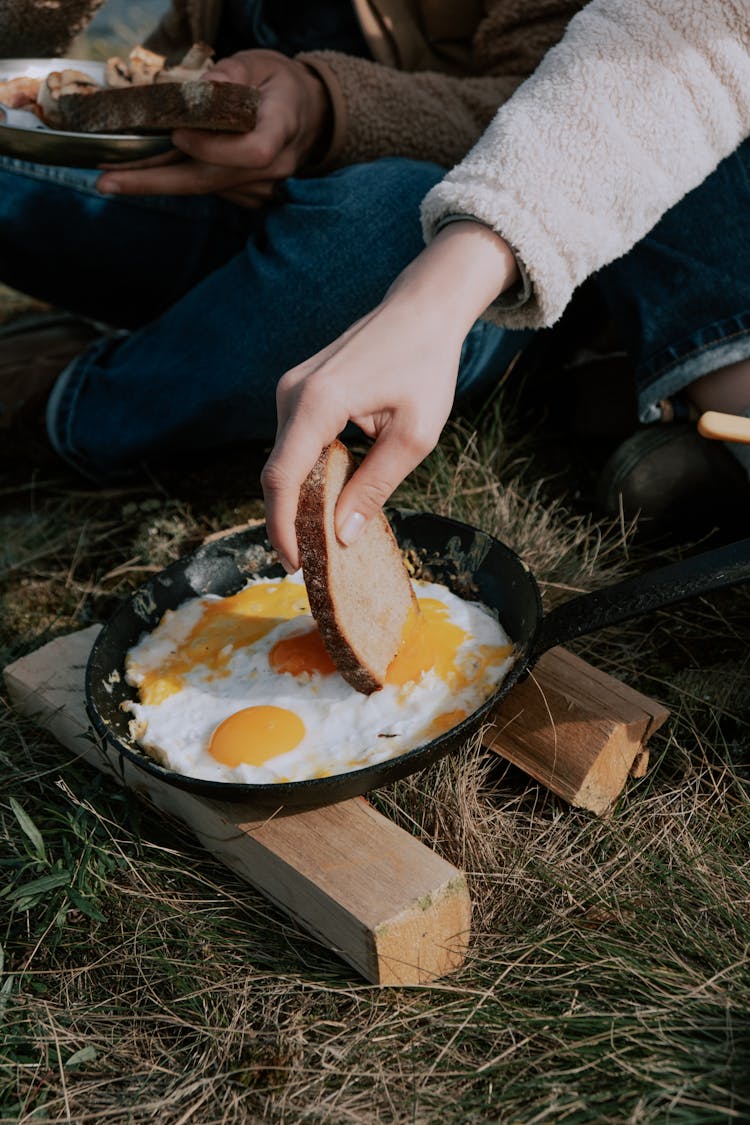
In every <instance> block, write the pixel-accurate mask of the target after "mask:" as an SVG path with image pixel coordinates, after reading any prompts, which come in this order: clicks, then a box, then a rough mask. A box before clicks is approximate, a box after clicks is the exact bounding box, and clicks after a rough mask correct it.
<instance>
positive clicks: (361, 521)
mask: <svg viewBox="0 0 750 1125" xmlns="http://www.w3.org/2000/svg"><path fill="white" fill-rule="evenodd" d="M364 529H365V517H364V516H363V515H362V513H361V512H351V513H350V514H349V515H348V516H347V517H346V519H345V520H344V522H343V524H342V525H341V530H340V531H339V532H338V538H339V542H340V543H343V544H344V546H345V547H351V545H352V543H355V542H356V541H357V539H359V537H360V535H361V534H362V532H363V531H364Z"/></svg>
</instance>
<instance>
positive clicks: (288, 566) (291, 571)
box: [279, 555, 297, 574]
mask: <svg viewBox="0 0 750 1125" xmlns="http://www.w3.org/2000/svg"><path fill="white" fill-rule="evenodd" d="M279 562H280V563H281V565H282V566H283V568H284V570H285V571H286V572H287V574H294V572H295V570H296V569H297V567H296V566H292V564H291V563H290V562H289V559H287V558H285V557H284V556H283V555H279Z"/></svg>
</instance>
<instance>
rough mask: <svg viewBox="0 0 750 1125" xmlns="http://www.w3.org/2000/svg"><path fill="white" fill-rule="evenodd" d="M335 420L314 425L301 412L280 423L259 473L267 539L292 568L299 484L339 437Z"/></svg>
mask: <svg viewBox="0 0 750 1125" xmlns="http://www.w3.org/2000/svg"><path fill="white" fill-rule="evenodd" d="M338 433H339V428H338V426H337V424H336V423H333V424H330V425H328V426H326V425H325V424H323V423H322V419H321V420H320V422H319V423H318V424H317V425H316V424H315V423H314V421H313V419H312V418H311V417H310V415H309V414H308V415H305V416H304V417H303V415H302V413H301V412H300V411H297V412H296V413H295V414H293V415H292V416H291V417H290V419H289V421H288V422H287V423H286V425H284V426H282V427H281V428H280V430H279V433H278V435H277V438H276V444H275V445H274V447H273V449H272V450H271V454H270V456H269V458H268V460H267V461H266V463H265V465H264V466H263V471H262V472H261V475H260V480H261V484H262V486H263V496H264V499H265V507H266V527H267V529H268V538H269V539H270V541H271V543H272V544H273V546H274V547H275V548H276V550H277V551H278V553H279V555H280V556H281V559H282V562H284V564H285V566H286V567H287V568H288V569H291V570H297V569H298V568H299V565H300V563H299V551H298V549H297V534H296V531H295V529H294V522H295V520H296V518H297V505H298V504H299V493H300V488H301V487H302V483H303V481H304V480H305V478H306V477H307V476H308V474H309V472H310V470H311V469H312V467H313V465H314V464H315V462H316V461H317V459H318V457H319V456H320V453H321V450H322V449H323V448H324V446H326V445H329V444H330V443H331V442H332V441H333V440H334V438H335V437H337V436H338Z"/></svg>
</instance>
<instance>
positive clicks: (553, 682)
mask: <svg viewBox="0 0 750 1125" xmlns="http://www.w3.org/2000/svg"><path fill="white" fill-rule="evenodd" d="M668 717H669V711H668V710H667V709H666V707H663V706H662V705H661V704H660V703H658V702H657V701H656V700H654V699H650V698H649V697H648V696H646V695H643V694H642V693H641V692H638V691H635V689H634V688H631V687H629V686H628V685H627V684H624V683H622V682H621V681H620V680H617V679H615V678H614V676H609V675H607V673H606V672H602V671H600V670H599V669H598V668H594V667H592V665H591V664H588V663H587V662H586V661H585V660H582V659H581V658H580V657H579V656H575V655H574V654H573V653H572V652H568V651H567V649H564V648H562V647H557V648H553V649H551V650H550V651H549V652H547V653H545V654H544V656H542V657H541V659H540V660H539V661H538V663H537V664H536V667H535V668H534V670H533V673H532V675H530V676H529V677H528V678H527V679H525V680H524V681H523V682H521V683H519V684H517V685H516V686H515V687H514V688H513V690H512V691H511V692H510V693H509V694H508V696H507V697H506V699H505V700H504V701H503V703H502V704H501V705H500V707H499V708H498V709H497V710H496V711H495V712H494V714H493V716H492V721H491V723H490V725H489V726H488V727H487V729H486V731H485V733H484V736H483V744H484V745H485V746H486V747H487V748H488V749H489V750H492V751H494V752H495V753H497V754H500V755H501V756H502V757H503V758H507V759H508V760H509V761H511V762H513V763H514V765H517V766H520V768H521V769H523V770H525V771H526V772H527V773H529V774H531V776H532V777H534V778H536V780H537V781H540V782H541V783H542V784H543V785H546V786H547V788H549V789H551V790H552V791H553V792H554V793H556V794H557V795H558V796H560V797H562V798H563V799H564V800H566V801H568V802H569V803H570V804H571V805H576V806H577V807H579V808H584V809H589V810H590V811H591V812H595V813H597V814H599V815H601V814H602V813H605V812H606V811H607V810H608V809H609V808H610V807H611V805H612V803H613V801H615V800H616V799H617V798H618V797H619V796H620V794H621V793H622V791H623V789H624V787H625V784H626V782H627V779H628V777H629V776H635V777H642V776H643V775H644V774H645V772H646V769H647V766H648V750H647V749H646V743H647V741H648V739H649V738H650V736H651V735H652V734H653V732H654V731H655V730H657V729H658V728H659V727H660V726H661V725H662V723H663V722H665V721H666V719H667V718H668Z"/></svg>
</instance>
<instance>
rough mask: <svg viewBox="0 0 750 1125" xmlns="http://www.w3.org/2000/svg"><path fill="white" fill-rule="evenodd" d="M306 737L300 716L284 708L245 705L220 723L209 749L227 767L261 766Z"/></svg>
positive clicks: (284, 752)
mask: <svg viewBox="0 0 750 1125" xmlns="http://www.w3.org/2000/svg"><path fill="white" fill-rule="evenodd" d="M304 737H305V724H304V723H303V722H302V720H301V719H300V717H299V715H295V714H294V712H293V711H287V710H286V708H285V707H271V706H264V707H245V708H243V710H242V711H236V712H235V714H234V715H230V716H229V718H228V719H224V721H223V722H222V723H219V725H218V727H217V728H216V730H215V731H214V732H213V734H212V735H211V741H210V742H209V744H208V752H209V754H211V755H212V756H213V757H214V758H216V760H217V762H221V763H222V765H225V766H230V767H232V768H234V767H235V766H241V765H246V766H262V765H263V763H264V762H267V761H268V760H269V759H270V758H275V757H276V756H277V755H278V754H286V753H287V752H288V751H289V750H293V749H294V747H295V746H298V745H299V743H300V742H301V741H302V739H303V738H304Z"/></svg>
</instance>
